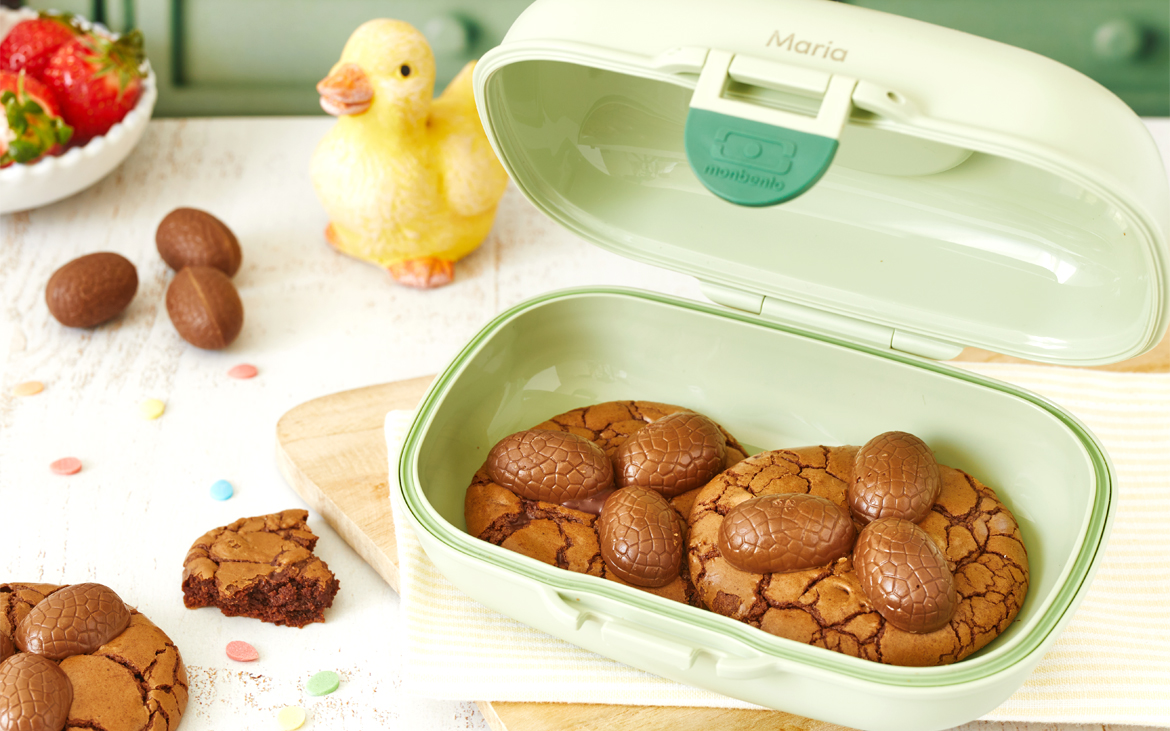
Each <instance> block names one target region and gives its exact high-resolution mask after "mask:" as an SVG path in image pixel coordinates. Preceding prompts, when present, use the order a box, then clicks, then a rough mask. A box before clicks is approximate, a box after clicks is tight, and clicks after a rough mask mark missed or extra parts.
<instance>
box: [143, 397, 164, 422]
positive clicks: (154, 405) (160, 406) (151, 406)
mask: <svg viewBox="0 0 1170 731" xmlns="http://www.w3.org/2000/svg"><path fill="white" fill-rule="evenodd" d="M138 410H139V411H140V412H141V413H142V418H143V419H152V420H153V419H157V418H158V417H160V416H162V415H163V412H164V411H166V410H167V405H166V404H164V403H163V402H162V401H159V400H158V399H156V398H148V399H146V400H145V401H143V402H142V403H141V404H140V405H139V406H138Z"/></svg>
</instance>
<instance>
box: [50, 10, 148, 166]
mask: <svg viewBox="0 0 1170 731" xmlns="http://www.w3.org/2000/svg"><path fill="white" fill-rule="evenodd" d="M145 60H146V54H145V52H144V51H143V49H142V32H141V31H139V30H132V31H130V32H129V33H127V34H126V35H124V36H121V37H119V38H117V39H113V40H112V39H109V38H105V37H103V36H100V35H96V34H84V35H80V36H78V37H77V38H74V39H73V40H72V41H70V42H68V43H66V44H65V45H63V46H61V47H60V48H58V49H57V52H56V53H54V54H53V57H52V58H50V59H49V65H48V66H46V67H45V72H44V74H43V75H42V77H41V78H42V79H43V80H44V82H45V84H46V85H48V87H49V88H50V89H52V90H53V93H54V94H56V95H57V101H58V102H60V103H61V109H62V110H63V111H64V113H65V121H67V122H68V123H69V124H71V125H73V142H74V143H75V144H79V145H84V144H85V143H86V142H89V141H90V140H91V139H93V138H94V137H97V136H99V135H104V134H105V133H106V132H108V131H109V129H110V127H113V126H114V125H115V124H117V123H118V122H121V121H122V118H123V117H125V116H126V113H127V112H129V111H130V110H131V109H133V108H134V105H135V104H137V103H138V97H139V95H140V94H141V93H142V79H143V77H145V76H146V70H145V68H144V62H145Z"/></svg>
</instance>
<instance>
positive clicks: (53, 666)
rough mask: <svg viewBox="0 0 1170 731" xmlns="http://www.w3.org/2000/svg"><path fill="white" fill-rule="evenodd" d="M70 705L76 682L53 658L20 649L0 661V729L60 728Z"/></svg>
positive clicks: (33, 730) (48, 730)
mask: <svg viewBox="0 0 1170 731" xmlns="http://www.w3.org/2000/svg"><path fill="white" fill-rule="evenodd" d="M71 705H73V685H72V683H70V682H69V678H68V677H67V676H66V675H65V672H64V671H63V670H61V668H60V667H59V666H58V665H57V663H55V662H53V661H52V660H49V659H46V658H45V657H42V656H41V655H33V654H30V653H21V654H19V655H13V656H12V657H10V658H8V659H7V660H5V661H4V663H3V664H0V729H4V731H61V729H63V728H64V727H65V721H66V720H68V718H69V707H70V706H71Z"/></svg>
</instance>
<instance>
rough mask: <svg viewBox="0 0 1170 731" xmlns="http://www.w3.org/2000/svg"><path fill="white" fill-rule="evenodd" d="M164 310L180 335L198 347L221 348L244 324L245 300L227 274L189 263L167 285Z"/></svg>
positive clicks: (227, 343)
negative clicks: (241, 297)
mask: <svg viewBox="0 0 1170 731" xmlns="http://www.w3.org/2000/svg"><path fill="white" fill-rule="evenodd" d="M166 305H167V314H168V315H170V318H171V323H172V324H173V325H174V326H175V330H176V331H178V333H179V335H180V336H181V337H182V338H183V339H184V340H186V341H187V342H188V343H191V344H192V345H194V346H195V347H197V348H203V349H204V350H221V349H223V348H226V347H227V346H229V345H231V344H232V342H233V341H235V339H236V337H237V336H238V335H239V334H240V329H241V328H243V326H244V303H243V302H242V301H241V300H240V294H239V292H237V291H236V287H235V285H233V284H232V280H231V279H229V278H228V276H227V275H226V274H224V273H223V272H221V271H220V270H218V269H215V268H213V267H206V266H189V267H185V268H184V269H183V270H182V271H180V272H179V273H178V274H176V275H175V278H174V279H173V280H171V284H170V286H168V287H167V297H166Z"/></svg>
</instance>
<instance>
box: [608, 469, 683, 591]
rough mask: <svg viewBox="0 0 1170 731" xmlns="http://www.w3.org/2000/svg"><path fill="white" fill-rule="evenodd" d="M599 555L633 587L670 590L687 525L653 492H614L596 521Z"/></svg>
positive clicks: (619, 576) (643, 489)
mask: <svg viewBox="0 0 1170 731" xmlns="http://www.w3.org/2000/svg"><path fill="white" fill-rule="evenodd" d="M597 521H598V523H597V526H598V528H597V532H598V536H599V538H600V546H601V557H602V559H604V560H605V565H606V567H607V568H609V570H610V571H612V572H613V573H614V575H616V576H617V577H618V578H619V579H621V580H622V581H625V582H627V583H629V584H633V585H634V586H645V587H651V588H654V587H659V586H666V585H667V584H669V583H670V582H672V581H674V580H675V579H677V578H678V576H679V566H680V564H681V563H682V554H683V521H682V518H680V517H679V514H678V513H676V512H675V510H674V508H672V507H671V506H670V503H668V502H667V501H666V498H664V497H662V495H661V494H660V493H658V492H656V491H654V490H647V489H645V488H641V487H626V488H622V489H620V490H617V491H616V492H614V494H613V495H610V496H609V499H607V500H606V501H605V505H603V506H602V508H601V515H600V516H599V517H598V519H597Z"/></svg>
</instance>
